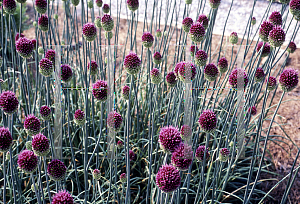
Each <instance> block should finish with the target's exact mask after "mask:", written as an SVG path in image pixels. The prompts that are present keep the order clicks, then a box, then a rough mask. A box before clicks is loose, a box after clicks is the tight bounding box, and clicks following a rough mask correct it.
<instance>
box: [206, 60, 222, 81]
mask: <svg viewBox="0 0 300 204" xmlns="http://www.w3.org/2000/svg"><path fill="white" fill-rule="evenodd" d="M218 75H219V70H218V68H217V66H216V65H215V64H214V63H210V64H207V65H206V66H205V68H204V77H205V79H206V80H208V81H215V80H216V79H217V77H218Z"/></svg>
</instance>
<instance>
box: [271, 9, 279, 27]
mask: <svg viewBox="0 0 300 204" xmlns="http://www.w3.org/2000/svg"><path fill="white" fill-rule="evenodd" d="M269 21H270V23H272V24H273V25H274V26H281V25H282V16H281V13H280V12H278V11H273V12H272V13H271V15H270V16H269Z"/></svg>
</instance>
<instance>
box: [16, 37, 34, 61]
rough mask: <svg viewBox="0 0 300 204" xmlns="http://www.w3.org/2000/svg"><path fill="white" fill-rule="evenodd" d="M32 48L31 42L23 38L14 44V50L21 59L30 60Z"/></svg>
mask: <svg viewBox="0 0 300 204" xmlns="http://www.w3.org/2000/svg"><path fill="white" fill-rule="evenodd" d="M33 48H34V47H33V44H32V42H31V40H28V39H27V38H25V37H23V38H19V40H18V41H17V42H16V50H17V52H18V53H19V55H20V56H21V57H23V58H30V57H31V56H32V53H33Z"/></svg>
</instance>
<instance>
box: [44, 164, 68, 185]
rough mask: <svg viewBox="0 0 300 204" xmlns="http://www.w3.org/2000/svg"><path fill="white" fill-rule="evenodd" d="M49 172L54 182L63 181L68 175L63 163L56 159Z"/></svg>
mask: <svg viewBox="0 0 300 204" xmlns="http://www.w3.org/2000/svg"><path fill="white" fill-rule="evenodd" d="M47 172H48V175H49V177H50V178H51V179H52V180H54V181H61V180H63V179H64V178H65V176H66V174H67V167H66V166H65V164H64V163H63V162H62V161H60V160H58V159H54V160H52V161H51V162H50V163H49V164H48V167H47Z"/></svg>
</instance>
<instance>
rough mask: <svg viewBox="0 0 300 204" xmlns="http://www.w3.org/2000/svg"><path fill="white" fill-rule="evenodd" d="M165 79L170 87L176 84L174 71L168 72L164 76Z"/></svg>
mask: <svg viewBox="0 0 300 204" xmlns="http://www.w3.org/2000/svg"><path fill="white" fill-rule="evenodd" d="M166 81H167V84H168V86H170V87H174V86H176V83H177V78H176V75H175V73H174V72H170V73H168V74H167V76H166Z"/></svg>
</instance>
